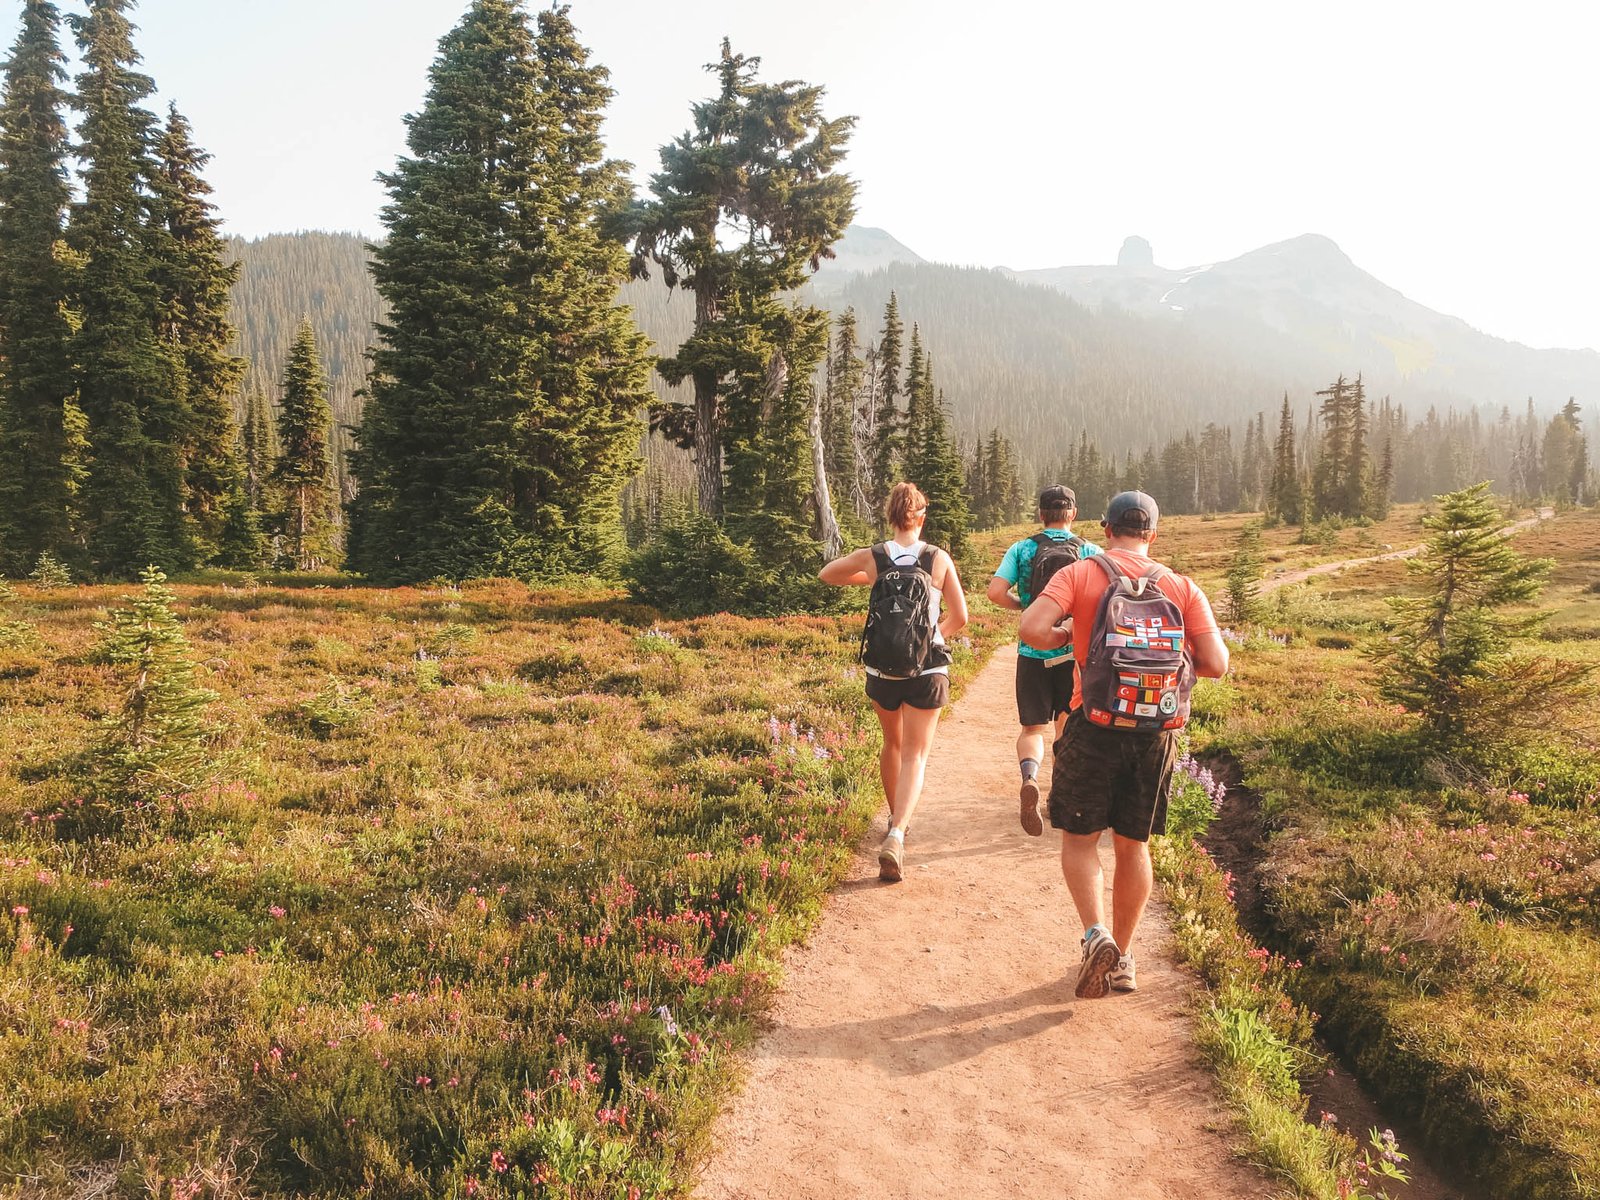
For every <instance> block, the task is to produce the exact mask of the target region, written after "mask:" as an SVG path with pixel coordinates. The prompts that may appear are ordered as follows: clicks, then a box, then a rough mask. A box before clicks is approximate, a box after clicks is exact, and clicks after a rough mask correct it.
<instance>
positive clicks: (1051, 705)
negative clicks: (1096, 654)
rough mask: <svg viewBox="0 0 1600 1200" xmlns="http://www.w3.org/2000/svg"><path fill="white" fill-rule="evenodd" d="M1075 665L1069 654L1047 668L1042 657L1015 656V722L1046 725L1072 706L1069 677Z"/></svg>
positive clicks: (1075, 667) (1075, 669)
mask: <svg viewBox="0 0 1600 1200" xmlns="http://www.w3.org/2000/svg"><path fill="white" fill-rule="evenodd" d="M1077 669H1078V664H1077V663H1075V662H1073V661H1072V656H1071V655H1070V654H1069V655H1067V656H1066V658H1065V659H1064V660H1063V661H1061V662H1058V663H1056V665H1055V666H1053V667H1050V666H1046V665H1045V660H1044V659H1042V658H1029V657H1028V656H1027V655H1026V654H1019V655H1017V720H1018V721H1019V722H1020V723H1021V724H1023V725H1048V724H1050V723H1051V722H1052V721H1054V720H1055V719H1056V718H1057V717H1059V716H1060V715H1061V714H1062V713H1064V712H1066V711H1067V710H1068V709H1069V708H1071V707H1072V676H1073V673H1074V672H1075V671H1077Z"/></svg>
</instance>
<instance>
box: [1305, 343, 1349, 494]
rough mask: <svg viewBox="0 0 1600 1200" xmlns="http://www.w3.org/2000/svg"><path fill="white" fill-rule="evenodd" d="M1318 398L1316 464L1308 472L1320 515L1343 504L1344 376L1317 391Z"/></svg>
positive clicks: (1345, 442) (1345, 449)
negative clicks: (1318, 416) (1320, 430)
mask: <svg viewBox="0 0 1600 1200" xmlns="http://www.w3.org/2000/svg"><path fill="white" fill-rule="evenodd" d="M1317 396H1318V397H1319V398H1320V399H1321V401H1322V407H1321V409H1320V412H1319V415H1320V416H1321V418H1322V436H1321V440H1320V444H1319V446H1318V451H1319V453H1318V457H1317V462H1316V466H1315V467H1314V468H1313V469H1312V474H1311V502H1312V506H1313V508H1315V510H1316V515H1317V516H1318V517H1319V518H1321V517H1328V516H1332V515H1334V514H1336V513H1342V512H1343V511H1344V507H1345V492H1346V483H1345V469H1346V466H1347V461H1348V458H1347V456H1348V453H1349V445H1348V444H1349V438H1350V425H1349V421H1350V403H1349V397H1350V385H1349V384H1347V383H1346V382H1345V379H1344V376H1343V375H1341V376H1339V378H1338V379H1336V380H1335V381H1334V382H1333V384H1332V385H1331V386H1329V387H1326V388H1324V389H1323V390H1322V391H1320V392H1318V393H1317Z"/></svg>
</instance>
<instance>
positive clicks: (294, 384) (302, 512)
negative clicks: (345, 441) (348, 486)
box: [272, 320, 339, 571]
mask: <svg viewBox="0 0 1600 1200" xmlns="http://www.w3.org/2000/svg"><path fill="white" fill-rule="evenodd" d="M327 387H328V381H327V377H326V376H325V375H324V374H323V373H322V362H321V360H320V359H319V358H318V355H317V337H316V334H315V333H313V332H312V330H311V322H310V321H309V320H303V321H301V322H300V332H299V333H297V334H296V335H295V339H294V344H293V345H291V346H290V347H289V357H288V360H287V361H286V362H285V363H284V367H283V395H282V398H281V400H280V403H279V405H278V442H279V445H280V446H281V453H280V455H279V457H278V461H277V464H276V466H275V467H274V470H273V477H272V482H273V485H274V487H275V488H276V489H277V490H278V493H279V495H280V496H281V497H282V508H281V509H280V522H281V524H280V530H281V533H282V537H283V555H284V557H285V558H286V559H287V560H288V561H289V563H290V564H291V565H292V566H293V567H294V568H295V569H296V570H300V571H314V570H317V569H318V568H320V567H324V566H329V565H333V564H336V563H337V562H338V558H339V550H338V515H339V498H338V493H337V492H336V491H335V490H334V486H333V460H332V457H331V455H330V453H329V448H328V442H329V438H330V436H331V434H332V427H333V413H332V410H330V409H329V408H328V397H327Z"/></svg>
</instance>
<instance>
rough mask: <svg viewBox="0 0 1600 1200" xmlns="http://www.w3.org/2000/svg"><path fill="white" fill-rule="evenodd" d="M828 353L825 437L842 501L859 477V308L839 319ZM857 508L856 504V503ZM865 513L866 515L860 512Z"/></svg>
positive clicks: (861, 368)
mask: <svg viewBox="0 0 1600 1200" xmlns="http://www.w3.org/2000/svg"><path fill="white" fill-rule="evenodd" d="M836 325H837V332H836V333H835V334H834V339H833V347H832V350H831V352H830V353H829V355H828V368H827V387H826V389H825V392H824V398H823V407H822V439H823V444H824V446H825V447H826V449H827V463H828V479H829V482H830V483H831V485H832V487H833V489H834V494H835V496H836V497H837V498H838V499H839V500H840V501H841V502H842V501H843V500H844V498H845V497H847V496H849V494H850V491H851V490H852V488H851V485H852V482H853V481H854V479H855V478H856V439H855V430H854V425H855V414H856V403H857V400H858V397H859V393H860V391H861V378H862V374H863V371H864V370H865V366H864V364H863V363H862V361H861V355H860V353H859V347H858V346H857V345H856V337H857V334H856V311H855V309H853V308H847V309H845V310H844V312H842V313H840V314H839V317H838V320H837V322H836ZM852 507H853V506H852ZM857 515H858V516H859V515H862V514H857Z"/></svg>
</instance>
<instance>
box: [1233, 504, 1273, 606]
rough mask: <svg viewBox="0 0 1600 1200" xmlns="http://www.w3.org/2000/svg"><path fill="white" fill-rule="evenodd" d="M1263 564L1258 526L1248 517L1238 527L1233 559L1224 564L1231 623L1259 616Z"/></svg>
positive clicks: (1259, 528) (1264, 563) (1263, 558)
mask: <svg viewBox="0 0 1600 1200" xmlns="http://www.w3.org/2000/svg"><path fill="white" fill-rule="evenodd" d="M1265 565H1266V556H1265V555H1264V554H1263V552H1262V549H1261V526H1260V525H1259V524H1257V523H1256V522H1254V521H1251V522H1249V523H1247V524H1246V525H1245V527H1244V528H1243V529H1241V530H1240V531H1239V540H1238V542H1236V543H1235V544H1234V549H1233V562H1232V563H1230V564H1229V566H1228V576H1227V583H1228V619H1229V621H1231V622H1232V623H1233V624H1234V625H1248V624H1250V623H1252V622H1254V621H1256V620H1259V619H1260V609H1261V568H1262V567H1263V566H1265Z"/></svg>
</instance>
